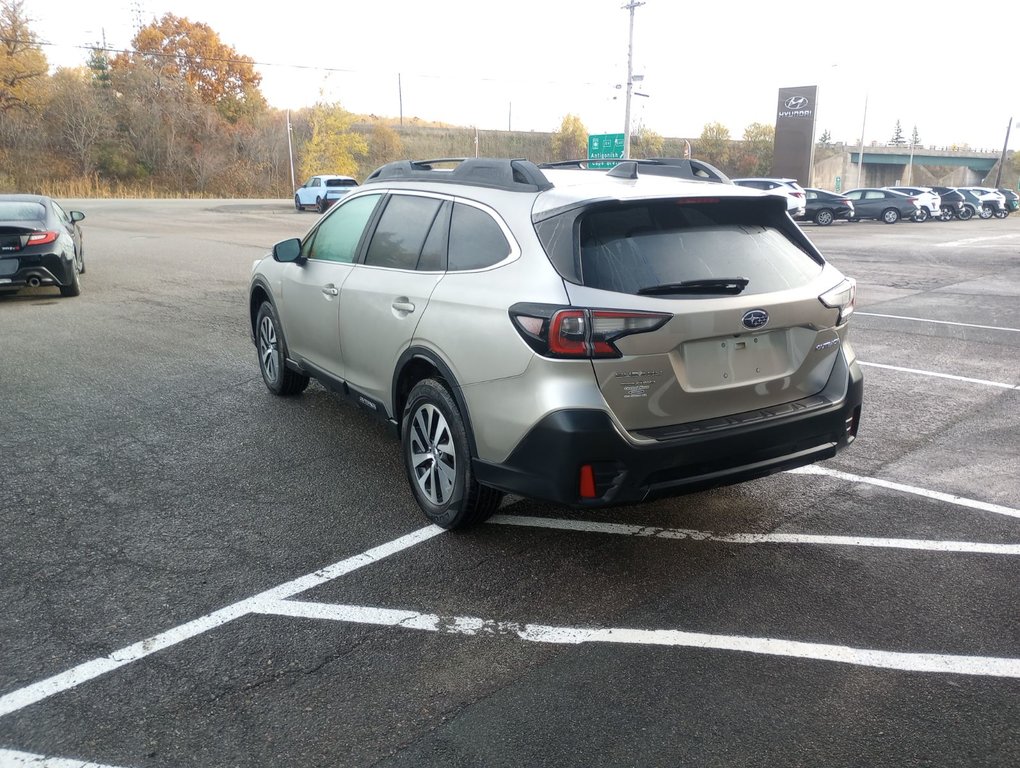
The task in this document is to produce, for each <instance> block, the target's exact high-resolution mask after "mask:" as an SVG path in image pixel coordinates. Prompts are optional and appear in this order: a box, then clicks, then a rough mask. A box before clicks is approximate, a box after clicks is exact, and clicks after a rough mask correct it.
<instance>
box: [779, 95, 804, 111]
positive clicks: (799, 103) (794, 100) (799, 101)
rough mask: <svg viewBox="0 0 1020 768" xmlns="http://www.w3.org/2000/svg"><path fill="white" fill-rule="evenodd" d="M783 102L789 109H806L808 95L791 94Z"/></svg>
mask: <svg viewBox="0 0 1020 768" xmlns="http://www.w3.org/2000/svg"><path fill="white" fill-rule="evenodd" d="M783 103H784V104H786V108H787V109H804V107H806V106H807V96H791V97H790V98H788V99H787V100H786V101H785V102H783Z"/></svg>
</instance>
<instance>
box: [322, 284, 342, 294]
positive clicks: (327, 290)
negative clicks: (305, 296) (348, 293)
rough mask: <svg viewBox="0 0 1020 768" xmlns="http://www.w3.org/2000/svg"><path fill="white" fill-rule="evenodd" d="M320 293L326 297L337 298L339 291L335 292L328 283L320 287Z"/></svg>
mask: <svg viewBox="0 0 1020 768" xmlns="http://www.w3.org/2000/svg"><path fill="white" fill-rule="evenodd" d="M322 292H323V293H324V294H326V295H327V296H339V295H340V291H339V290H337V287H336V286H335V285H333V284H332V283H330V284H329V285H324V286H322Z"/></svg>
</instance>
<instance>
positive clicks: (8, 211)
mask: <svg viewBox="0 0 1020 768" xmlns="http://www.w3.org/2000/svg"><path fill="white" fill-rule="evenodd" d="M45 220H46V209H45V208H43V206H42V204H41V203H32V202H10V201H0V221H45Z"/></svg>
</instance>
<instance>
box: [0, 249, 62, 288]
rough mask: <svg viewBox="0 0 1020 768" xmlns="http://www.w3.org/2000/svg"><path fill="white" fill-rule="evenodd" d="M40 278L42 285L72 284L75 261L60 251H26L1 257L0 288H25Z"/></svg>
mask: <svg viewBox="0 0 1020 768" xmlns="http://www.w3.org/2000/svg"><path fill="white" fill-rule="evenodd" d="M33 280H38V281H39V284H40V285H70V284H71V283H72V282H74V261H73V260H72V259H65V258H64V257H63V256H61V255H60V254H59V253H35V254H32V253H24V252H20V253H18V254H17V255H13V254H12V255H9V256H4V258H0V290H3V289H5V288H24V287H25V286H27V285H30V284H33Z"/></svg>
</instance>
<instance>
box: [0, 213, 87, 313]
mask: <svg viewBox="0 0 1020 768" xmlns="http://www.w3.org/2000/svg"><path fill="white" fill-rule="evenodd" d="M84 218H85V214H84V213H82V212H81V211H71V212H70V213H66V212H65V211H64V209H63V208H61V207H60V206H59V205H57V203H56V201H55V200H53V199H52V198H49V197H46V196H44V195H0V292H5V291H7V290H11V289H13V290H15V291H16V290H18V289H20V288H24V287H26V286H31V287H35V286H39V285H55V286H57V287H58V288H59V289H60V295H61V296H77V295H79V294H80V293H81V280H80V278H79V275H81V274H83V273H84V272H85V251H84V246H83V243H82V235H81V227H79V226H78V222H79V221H81V220H82V219H84Z"/></svg>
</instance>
